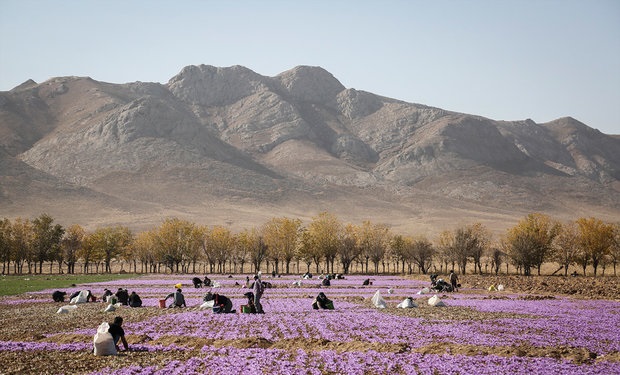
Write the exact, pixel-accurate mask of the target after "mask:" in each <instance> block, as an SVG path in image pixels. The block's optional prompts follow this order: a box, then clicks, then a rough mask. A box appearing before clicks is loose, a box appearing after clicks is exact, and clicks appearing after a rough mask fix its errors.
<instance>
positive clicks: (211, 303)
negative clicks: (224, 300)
mask: <svg viewBox="0 0 620 375" xmlns="http://www.w3.org/2000/svg"><path fill="white" fill-rule="evenodd" d="M214 305H215V301H214V300H211V301H207V302H205V303H203V304H202V305H200V307H199V308H198V309H199V310H207V309H209V310H210V309H212V308H213V306H214Z"/></svg>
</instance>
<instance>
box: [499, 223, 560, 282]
mask: <svg viewBox="0 0 620 375" xmlns="http://www.w3.org/2000/svg"><path fill="white" fill-rule="evenodd" d="M559 231H560V224H559V223H557V222H556V221H554V220H552V219H551V218H550V217H549V216H547V215H544V214H540V213H534V214H529V215H527V216H526V217H525V218H524V219H522V220H521V221H520V222H519V223H517V225H516V226H514V227H513V228H511V229H510V230H508V233H507V235H506V241H507V243H508V245H509V252H508V254H509V256H510V257H511V259H512V260H513V262H514V263H515V265H517V267H520V268H521V269H522V270H523V273H524V274H525V275H530V274H531V268H532V267H537V269H538V274H539V275H540V269H541V266H542V264H543V263H544V262H545V261H546V260H547V259H548V258H549V256H550V253H551V250H552V249H553V240H554V239H555V237H556V236H557V235H558V233H559Z"/></svg>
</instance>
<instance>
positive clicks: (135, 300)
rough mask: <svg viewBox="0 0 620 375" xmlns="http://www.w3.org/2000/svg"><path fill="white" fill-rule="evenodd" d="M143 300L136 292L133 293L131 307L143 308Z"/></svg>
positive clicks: (130, 301)
mask: <svg viewBox="0 0 620 375" xmlns="http://www.w3.org/2000/svg"><path fill="white" fill-rule="evenodd" d="M141 306H142V299H141V298H140V296H139V295H138V293H136V292H131V294H130V295H129V307H141Z"/></svg>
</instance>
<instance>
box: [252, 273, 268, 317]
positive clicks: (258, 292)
mask: <svg viewBox="0 0 620 375" xmlns="http://www.w3.org/2000/svg"><path fill="white" fill-rule="evenodd" d="M264 290H265V287H264V286H263V283H262V282H261V280H260V278H259V277H258V275H254V285H252V292H253V293H254V306H255V307H256V312H257V313H258V314H264V313H265V312H264V311H263V305H262V304H261V303H260V299H261V297H262V296H263V292H264Z"/></svg>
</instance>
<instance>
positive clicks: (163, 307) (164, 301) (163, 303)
mask: <svg viewBox="0 0 620 375" xmlns="http://www.w3.org/2000/svg"><path fill="white" fill-rule="evenodd" d="M159 308H160V309H165V308H166V300H165V299H160V300H159Z"/></svg>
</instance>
